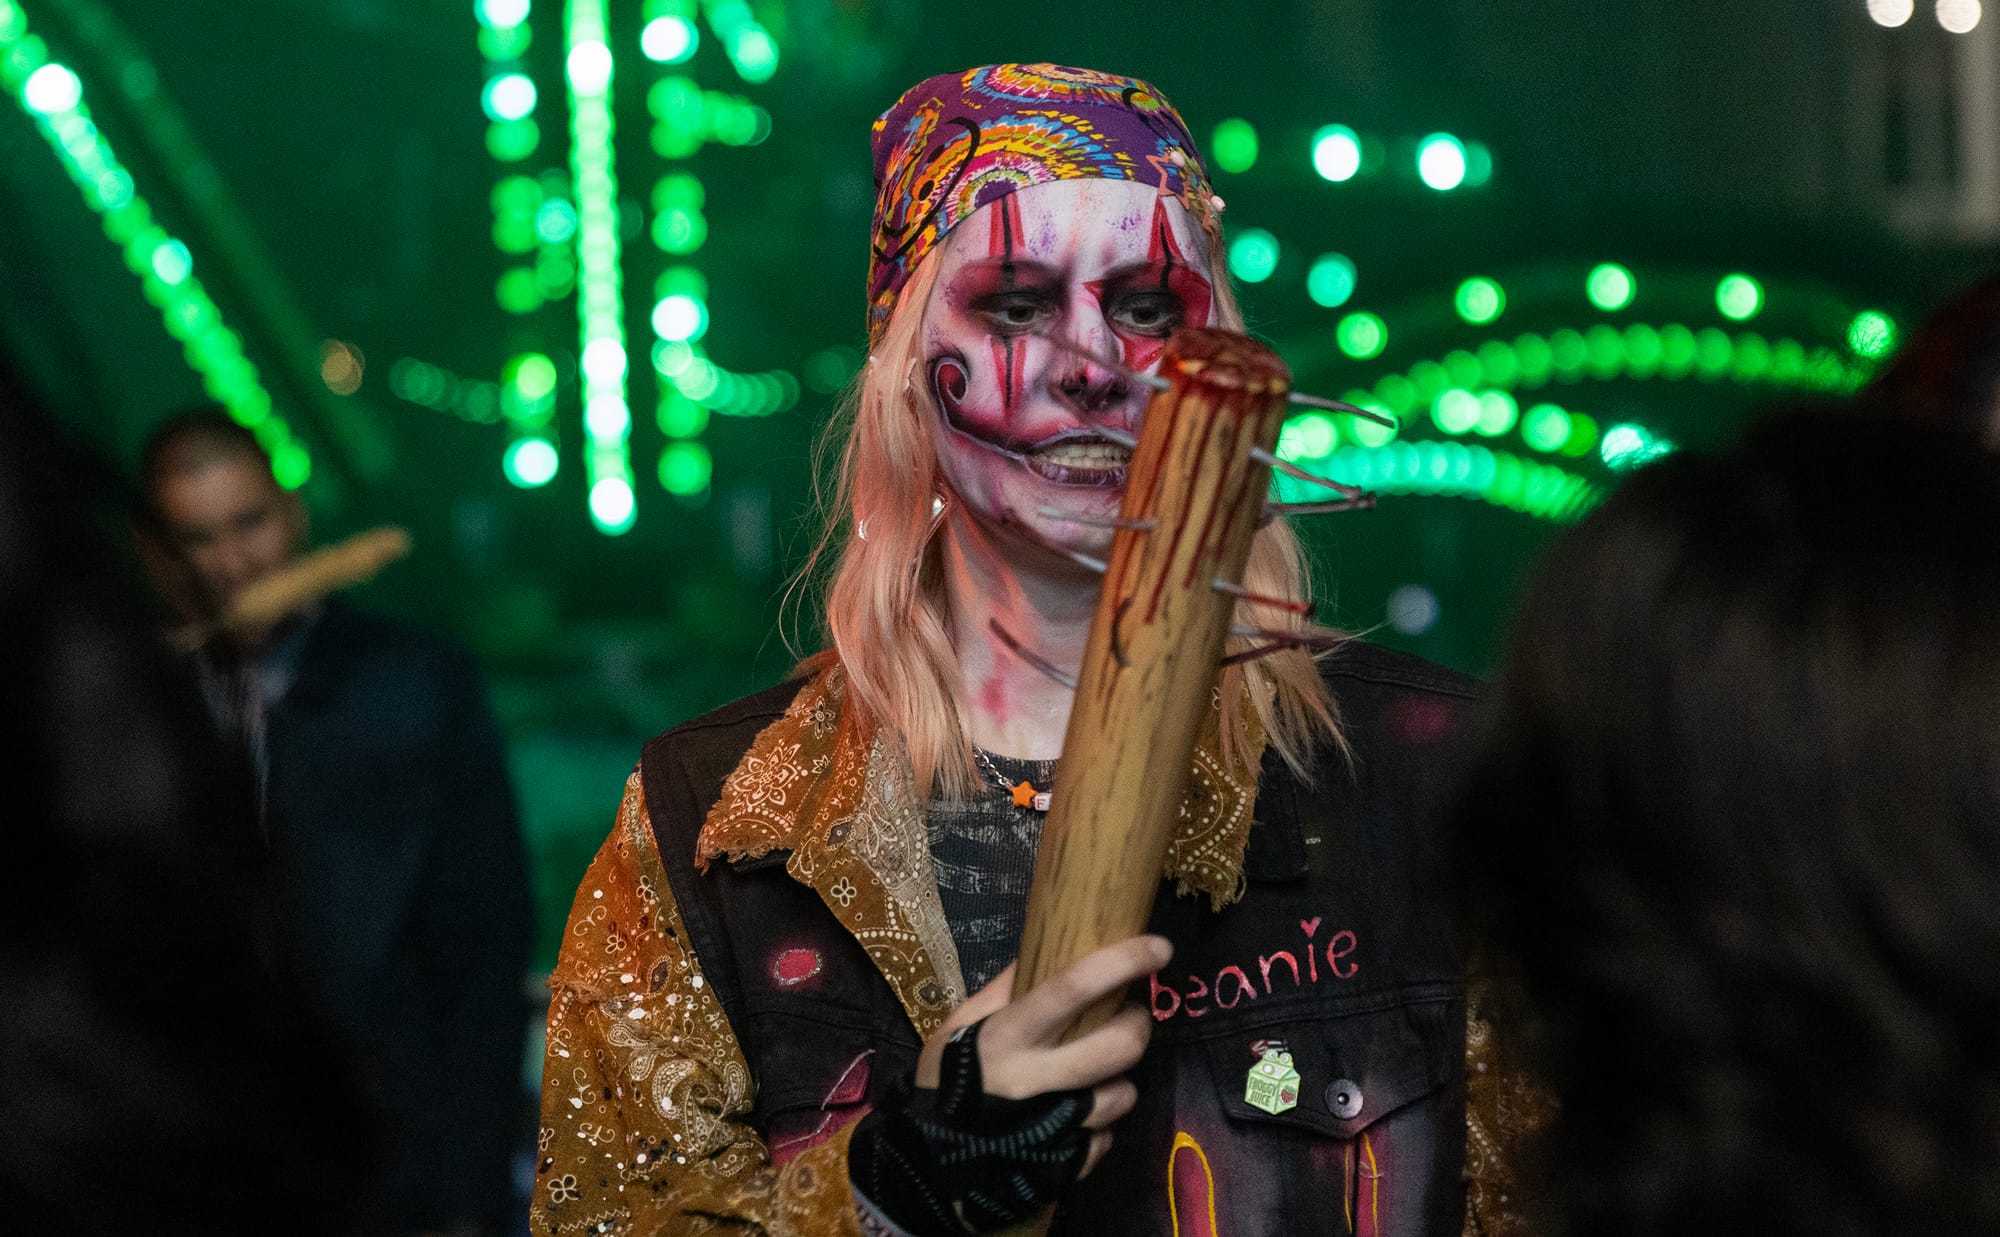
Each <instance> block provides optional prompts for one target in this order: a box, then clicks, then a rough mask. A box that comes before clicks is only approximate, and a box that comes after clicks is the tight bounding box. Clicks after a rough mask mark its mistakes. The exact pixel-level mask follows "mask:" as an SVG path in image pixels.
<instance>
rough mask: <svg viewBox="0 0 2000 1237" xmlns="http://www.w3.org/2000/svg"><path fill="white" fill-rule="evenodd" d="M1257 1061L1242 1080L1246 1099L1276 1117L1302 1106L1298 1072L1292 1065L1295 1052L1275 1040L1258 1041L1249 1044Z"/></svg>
mask: <svg viewBox="0 0 2000 1237" xmlns="http://www.w3.org/2000/svg"><path fill="white" fill-rule="evenodd" d="M1250 1050H1251V1051H1252V1052H1255V1053H1257V1064H1255V1065H1253V1066H1251V1067H1250V1076H1249V1077H1248V1078H1247V1079H1245V1080H1244V1083H1243V1102H1244V1103H1246V1104H1248V1105H1250V1107H1252V1108H1256V1109H1261V1110H1262V1111H1264V1112H1268V1113H1270V1114H1272V1115H1273V1116H1276V1115H1277V1114H1278V1113H1281V1112H1289V1111H1291V1110H1292V1109H1294V1108H1297V1107H1298V1106H1299V1071H1298V1070H1296V1069H1294V1068H1292V1054H1291V1053H1290V1052H1287V1051H1286V1050H1285V1045H1284V1044H1283V1043H1281V1042H1278V1041H1275V1040H1262V1039H1260V1040H1258V1041H1257V1042H1256V1043H1254V1044H1252V1045H1251V1046H1250Z"/></svg>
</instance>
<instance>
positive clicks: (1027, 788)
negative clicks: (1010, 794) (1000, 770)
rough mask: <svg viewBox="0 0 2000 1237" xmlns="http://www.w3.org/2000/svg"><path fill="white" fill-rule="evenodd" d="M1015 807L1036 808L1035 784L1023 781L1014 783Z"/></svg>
mask: <svg viewBox="0 0 2000 1237" xmlns="http://www.w3.org/2000/svg"><path fill="white" fill-rule="evenodd" d="M1014 806H1015V807H1033V806H1035V785H1034V783H1033V782H1026V781H1023V782H1016V783H1014Z"/></svg>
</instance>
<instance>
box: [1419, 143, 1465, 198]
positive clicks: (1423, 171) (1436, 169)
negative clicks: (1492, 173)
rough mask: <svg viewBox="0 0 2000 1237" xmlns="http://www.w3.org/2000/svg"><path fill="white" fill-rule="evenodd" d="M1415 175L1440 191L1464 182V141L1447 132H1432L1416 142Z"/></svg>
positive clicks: (1445, 190)
mask: <svg viewBox="0 0 2000 1237" xmlns="http://www.w3.org/2000/svg"><path fill="white" fill-rule="evenodd" d="M1417 176H1418V177H1419V178H1420V179H1421V180H1422V181H1423V182H1424V183H1425V184H1426V185H1429V186H1430V187H1431V188H1433V189H1436V190H1437V191H1439V192H1440V193H1444V192H1449V191H1450V190H1453V189H1456V188H1458V187H1459V186H1460V185H1462V184H1464V183H1465V143H1463V142H1461V141H1459V140H1458V139H1457V138H1455V137H1453V136H1452V135H1451V134H1449V133H1433V134H1431V135H1430V136H1429V137H1427V138H1425V139H1424V140H1422V141H1421V142H1418V143H1417Z"/></svg>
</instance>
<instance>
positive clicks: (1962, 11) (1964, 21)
mask: <svg viewBox="0 0 2000 1237" xmlns="http://www.w3.org/2000/svg"><path fill="white" fill-rule="evenodd" d="M1979 16H1980V9H1979V0H1937V21H1938V25H1940V26H1943V27H1944V28H1945V29H1946V30H1949V31H1951V32H1952V33H1953V34H1965V33H1968V32H1969V31H1971V30H1972V28H1973V27H1975V26H1977V25H1978V24H1979Z"/></svg>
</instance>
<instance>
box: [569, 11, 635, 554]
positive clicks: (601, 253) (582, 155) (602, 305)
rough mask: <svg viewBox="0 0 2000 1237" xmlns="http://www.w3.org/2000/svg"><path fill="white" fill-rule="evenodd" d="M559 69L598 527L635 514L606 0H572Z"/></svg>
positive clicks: (589, 474) (614, 527)
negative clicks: (564, 83) (565, 95)
mask: <svg viewBox="0 0 2000 1237" xmlns="http://www.w3.org/2000/svg"><path fill="white" fill-rule="evenodd" d="M565 16H566V21H565V22H564V32H565V35H566V38H565V43H564V46H565V48H566V49H567V54H566V56H565V58H564V74H565V76H566V78H567V79H568V82H569V103H570V177H571V180H572V181H573V183H574V184H575V187H576V213H577V234H576V242H577V325H578V335H579V338H580V340H581V343H582V352H581V353H580V361H579V365H578V368H579V369H580V370H581V373H582V393H583V432H584V442H585V447H584V476H585V479H586V480H587V481H588V483H589V486H590V518H591V520H592V521H593V522H594V523H595V524H596V525H597V528H598V530H599V531H600V532H605V533H610V534H614V535H615V534H617V533H622V532H624V531H626V530H627V529H629V528H631V527H632V523H633V520H634V519H635V517H636V516H637V514H638V506H637V498H636V496H635V495H634V493H633V490H632V461H631V454H630V451H629V450H628V443H629V440H630V437H631V433H632V408H631V403H630V401H629V399H628V397H627V394H626V385H625V379H626V368H627V363H626V349H625V308H624V282H623V281H624V274H623V271H622V269H621V267H620V263H619V249H620V242H619V237H618V175H617V169H616V165H615V161H614V156H613V150H612V121H611V82H612V76H613V73H614V69H615V63H614V57H613V56H612V53H611V44H610V35H609V31H608V29H607V26H606V14H605V4H604V0H569V3H568V10H567V13H566V15H565Z"/></svg>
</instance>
